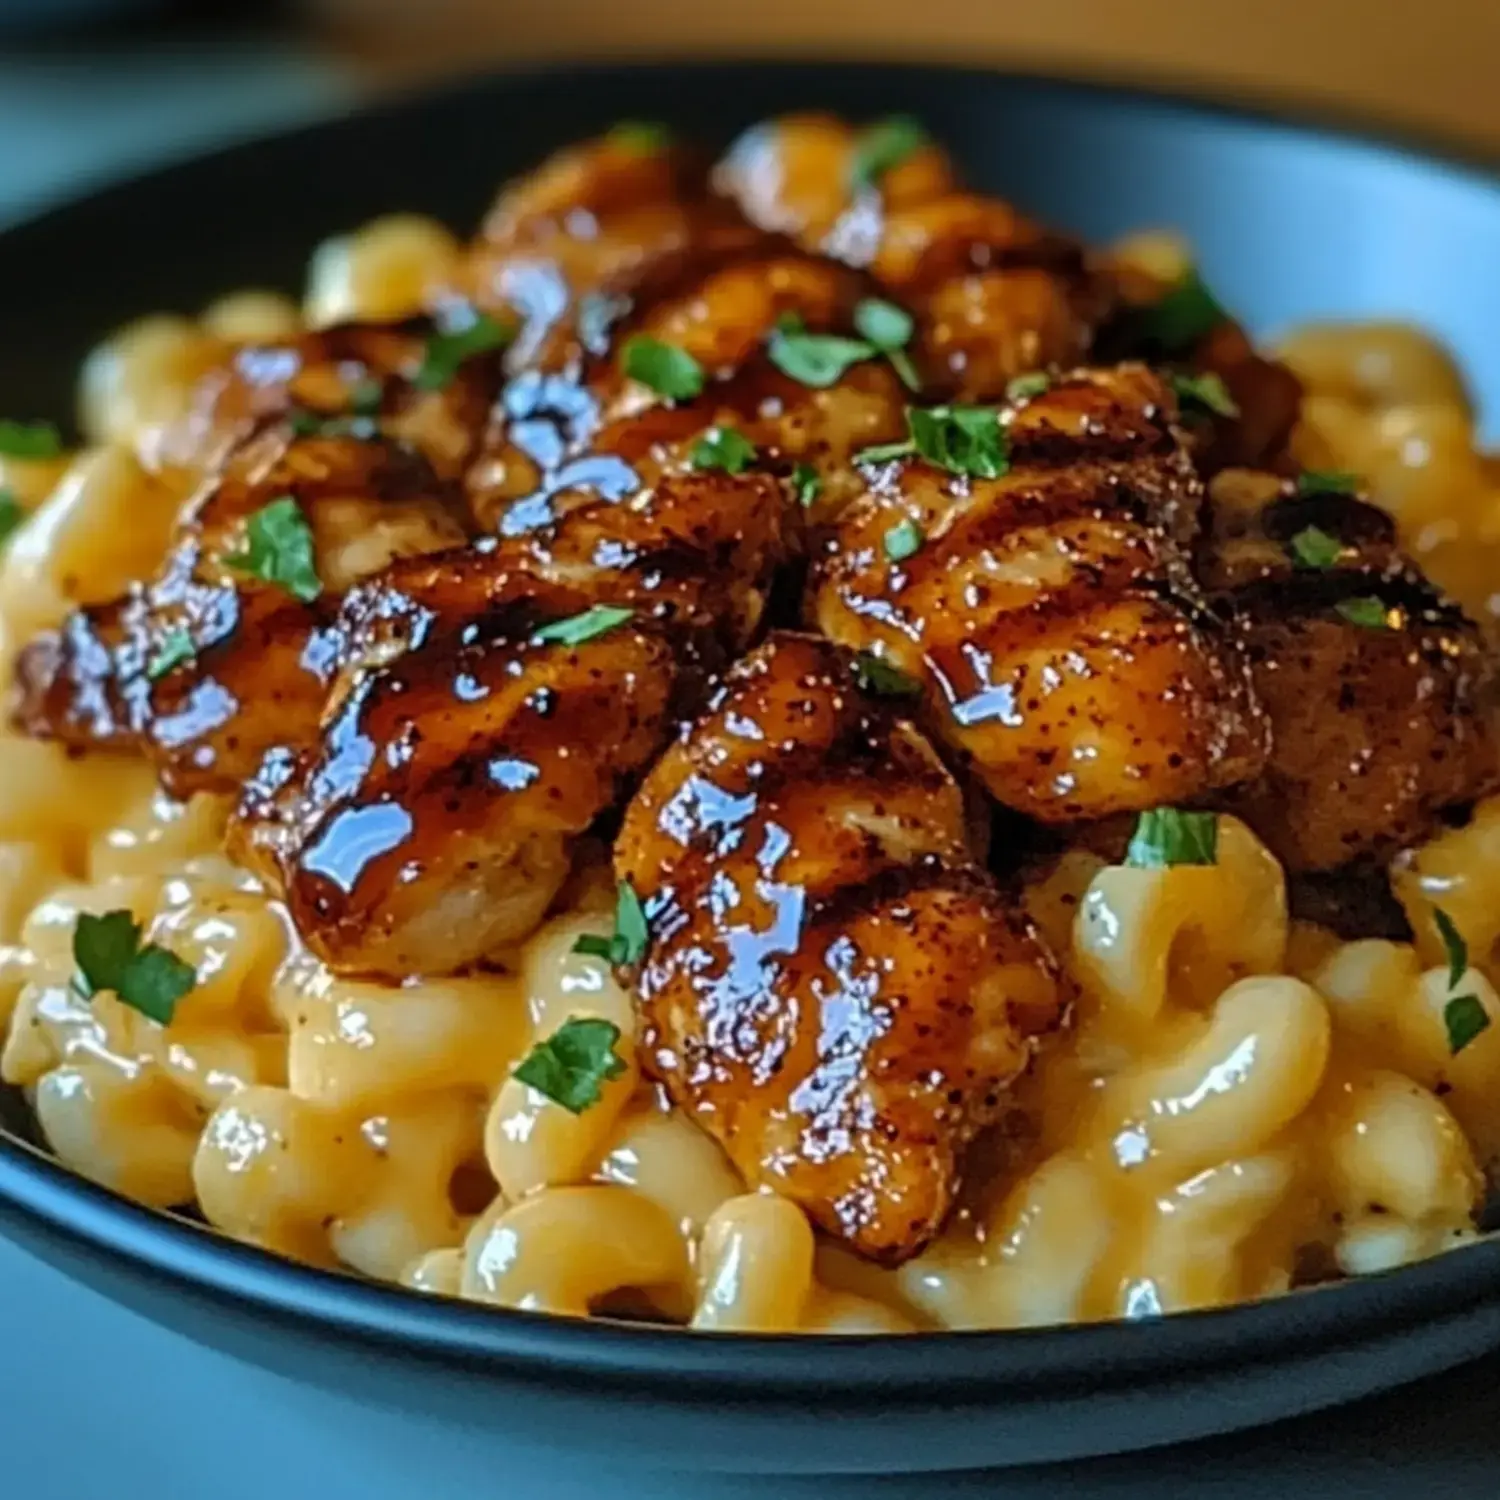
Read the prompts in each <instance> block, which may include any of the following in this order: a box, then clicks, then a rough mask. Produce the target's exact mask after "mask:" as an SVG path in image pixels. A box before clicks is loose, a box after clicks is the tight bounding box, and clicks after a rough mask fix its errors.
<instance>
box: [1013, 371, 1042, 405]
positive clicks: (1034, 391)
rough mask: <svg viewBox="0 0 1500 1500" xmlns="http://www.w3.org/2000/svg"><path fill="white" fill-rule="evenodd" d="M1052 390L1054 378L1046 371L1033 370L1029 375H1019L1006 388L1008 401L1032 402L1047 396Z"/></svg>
mask: <svg viewBox="0 0 1500 1500" xmlns="http://www.w3.org/2000/svg"><path fill="white" fill-rule="evenodd" d="M1051 388H1052V377H1051V376H1050V375H1049V374H1048V373H1047V372H1046V371H1045V370H1033V371H1032V372H1031V373H1030V374H1029V375H1017V376H1016V377H1015V379H1014V380H1012V381H1010V382H1009V384H1007V385H1006V387H1005V399H1006V400H1007V401H1031V400H1034V399H1035V398H1036V397H1037V396H1045V395H1046V394H1047V392H1048V391H1049V390H1050V389H1051Z"/></svg>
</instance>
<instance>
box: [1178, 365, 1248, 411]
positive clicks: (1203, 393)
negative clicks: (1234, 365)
mask: <svg viewBox="0 0 1500 1500" xmlns="http://www.w3.org/2000/svg"><path fill="white" fill-rule="evenodd" d="M1172 389H1173V390H1174V391H1176V392H1177V399H1178V400H1179V401H1180V402H1182V404H1183V405H1184V406H1187V407H1192V408H1194V409H1196V410H1199V411H1207V412H1212V413H1213V415H1214V416H1216V417H1237V416H1239V414H1240V408H1239V405H1238V403H1237V402H1236V401H1235V399H1234V397H1233V396H1231V395H1230V394H1229V387H1228V386H1227V385H1225V384H1224V381H1223V379H1222V377H1221V376H1218V375H1215V374H1214V373H1213V372H1212V371H1211V370H1210V371H1208V372H1207V373H1206V374H1203V375H1183V374H1176V375H1173V376H1172Z"/></svg>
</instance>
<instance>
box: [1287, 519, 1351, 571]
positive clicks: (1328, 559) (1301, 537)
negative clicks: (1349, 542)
mask: <svg viewBox="0 0 1500 1500" xmlns="http://www.w3.org/2000/svg"><path fill="white" fill-rule="evenodd" d="M1291 549H1292V556H1293V557H1294V558H1295V559H1296V560H1297V562H1298V564H1299V565H1300V566H1302V567H1304V568H1318V569H1327V568H1331V567H1332V566H1333V565H1334V564H1335V563H1336V562H1337V561H1338V560H1339V558H1340V557H1342V556H1343V554H1344V544H1343V543H1342V542H1341V541H1339V539H1338V538H1337V537H1336V536H1329V534H1328V533H1327V532H1326V531H1324V530H1323V528H1322V527H1321V526H1304V527H1303V528H1302V530H1301V531H1299V532H1298V533H1297V534H1296V536H1294V537H1293V538H1292V540H1291Z"/></svg>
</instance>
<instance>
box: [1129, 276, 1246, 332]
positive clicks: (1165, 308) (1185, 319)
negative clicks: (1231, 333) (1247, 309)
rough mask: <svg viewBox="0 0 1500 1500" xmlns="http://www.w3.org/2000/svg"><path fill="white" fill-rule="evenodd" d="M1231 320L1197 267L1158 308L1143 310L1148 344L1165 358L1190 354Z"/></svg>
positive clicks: (1156, 306) (1143, 329)
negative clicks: (1165, 355) (1208, 336)
mask: <svg viewBox="0 0 1500 1500" xmlns="http://www.w3.org/2000/svg"><path fill="white" fill-rule="evenodd" d="M1228 317H1229V314H1228V313H1226V312H1225V311H1224V309H1223V308H1222V307H1221V306H1220V305H1219V301H1218V299H1217V298H1216V297H1215V296H1214V294H1213V293H1212V292H1211V291H1209V289H1208V288H1207V287H1206V286H1205V285H1204V283H1203V278H1202V277H1201V276H1200V275H1199V274H1198V271H1197V268H1196V267H1194V268H1193V269H1192V270H1190V271H1189V272H1188V273H1187V275H1185V276H1184V277H1183V278H1182V280H1181V281H1179V282H1178V283H1177V285H1176V286H1174V287H1173V288H1172V289H1171V291H1169V292H1168V293H1167V294H1166V296H1164V297H1163V298H1162V299H1161V301H1159V302H1158V303H1156V305H1155V306H1154V307H1150V308H1147V309H1144V310H1143V312H1142V314H1141V320H1140V328H1141V334H1142V336H1143V338H1144V340H1145V342H1147V343H1149V344H1151V345H1153V346H1154V347H1155V348H1157V349H1160V350H1161V351H1162V353H1163V354H1186V353H1187V352H1188V351H1189V350H1191V349H1193V348H1194V347H1195V346H1196V345H1197V344H1198V343H1200V342H1201V341H1202V339H1203V338H1204V336H1205V335H1207V334H1209V333H1212V332H1213V330H1214V329H1215V328H1217V327H1218V326H1219V324H1220V323H1223V322H1225V321H1226V320H1227V318H1228Z"/></svg>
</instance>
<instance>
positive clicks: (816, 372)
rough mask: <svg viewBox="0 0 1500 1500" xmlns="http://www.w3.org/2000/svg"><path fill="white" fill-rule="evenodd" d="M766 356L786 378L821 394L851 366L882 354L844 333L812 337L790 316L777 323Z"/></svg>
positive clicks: (822, 334) (795, 316) (815, 334)
mask: <svg viewBox="0 0 1500 1500" xmlns="http://www.w3.org/2000/svg"><path fill="white" fill-rule="evenodd" d="M766 353H767V354H768V355H769V356H770V358H771V363H772V364H773V365H775V366H776V368H777V369H778V370H780V371H781V373H782V374H783V375H786V376H789V377H790V378H791V379H793V380H795V381H797V382H798V384H800V385H806V386H811V387H812V388H813V389H814V390H819V391H822V390H827V388H828V387H829V386H831V385H832V384H833V383H834V382H835V381H836V380H838V379H839V378H840V377H841V376H842V375H843V373H844V372H845V371H846V370H847V369H848V368H849V367H850V366H851V365H857V364H858V363H859V362H860V361H861V360H863V359H874V357H875V356H876V354H878V353H879V350H877V349H876V347H875V346H874V344H872V343H870V342H869V341H868V340H866V339H851V338H846V337H845V336H844V335H843V334H841V333H809V332H808V331H807V328H806V326H805V325H804V324H803V322H802V319H801V318H799V317H798V316H797V315H796V314H795V313H788V314H786V315H784V316H783V317H781V318H778V319H777V322H776V327H775V330H774V331H773V332H772V334H771V339H770V342H769V343H768V344H767V345H766Z"/></svg>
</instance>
